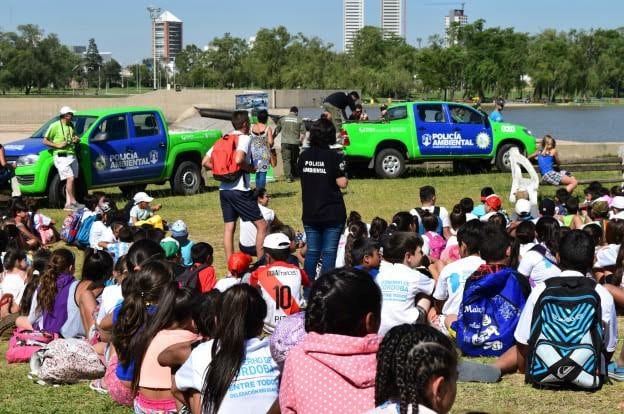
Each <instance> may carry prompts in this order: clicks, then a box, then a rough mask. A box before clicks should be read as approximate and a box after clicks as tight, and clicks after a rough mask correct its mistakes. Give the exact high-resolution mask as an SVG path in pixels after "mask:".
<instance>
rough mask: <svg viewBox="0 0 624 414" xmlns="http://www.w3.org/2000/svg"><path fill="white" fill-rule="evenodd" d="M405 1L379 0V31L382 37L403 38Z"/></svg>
mask: <svg viewBox="0 0 624 414" xmlns="http://www.w3.org/2000/svg"><path fill="white" fill-rule="evenodd" d="M405 16H406V13H405V0H381V30H382V31H383V33H384V36H386V37H387V36H390V35H394V36H399V37H403V38H404V37H405Z"/></svg>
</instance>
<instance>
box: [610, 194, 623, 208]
mask: <svg viewBox="0 0 624 414" xmlns="http://www.w3.org/2000/svg"><path fill="white" fill-rule="evenodd" d="M611 207H613V208H617V209H618V210H624V197H622V196H615V197H613V200H612V201H611Z"/></svg>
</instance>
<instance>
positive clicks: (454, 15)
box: [444, 8, 468, 47]
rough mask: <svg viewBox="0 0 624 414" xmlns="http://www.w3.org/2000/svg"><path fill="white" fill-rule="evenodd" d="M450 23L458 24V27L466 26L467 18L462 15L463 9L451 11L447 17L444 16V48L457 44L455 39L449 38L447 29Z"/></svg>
mask: <svg viewBox="0 0 624 414" xmlns="http://www.w3.org/2000/svg"><path fill="white" fill-rule="evenodd" d="M451 23H459V25H460V26H463V25H465V24H468V16H466V15H465V14H464V9H463V8H462V9H452V10H451V11H449V14H448V16H444V44H445V45H446V47H449V46H451V43H452V44H457V39H451V37H450V36H449V29H450V28H451Z"/></svg>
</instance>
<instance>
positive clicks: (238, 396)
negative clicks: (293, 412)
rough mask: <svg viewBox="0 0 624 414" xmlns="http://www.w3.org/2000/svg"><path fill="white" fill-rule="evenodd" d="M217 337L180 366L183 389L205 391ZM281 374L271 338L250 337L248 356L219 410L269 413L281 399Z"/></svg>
mask: <svg viewBox="0 0 624 414" xmlns="http://www.w3.org/2000/svg"><path fill="white" fill-rule="evenodd" d="M213 341H214V340H210V341H207V342H204V343H203V344H200V345H198V346H197V348H195V349H194V350H193V352H191V356H190V357H189V359H187V360H186V362H185V363H184V365H182V366H181V367H180V369H179V370H178V372H177V373H176V375H175V382H176V386H177V388H178V389H179V390H181V391H186V390H190V389H193V390H197V391H199V392H201V390H202V388H203V386H204V376H205V373H206V370H207V369H208V366H209V365H210V362H211V361H212V343H213ZM279 375H280V373H279V370H278V368H277V364H276V363H275V361H274V360H273V358H272V357H271V351H270V349H269V338H264V339H263V340H260V339H258V338H252V339H248V340H247V341H246V342H245V359H244V360H243V363H242V364H241V367H240V370H239V371H238V375H237V376H236V379H235V380H234V381H232V384H231V385H230V387H229V388H228V390H227V393H226V394H225V398H223V402H222V403H221V407H220V408H219V414H230V413H231V414H240V413H254V414H255V413H258V414H260V413H262V414H264V413H266V412H267V411H268V410H269V408H270V407H271V405H272V404H273V403H274V402H275V400H276V399H277V394H278V391H279Z"/></svg>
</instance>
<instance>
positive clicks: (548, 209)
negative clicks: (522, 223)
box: [538, 198, 556, 217]
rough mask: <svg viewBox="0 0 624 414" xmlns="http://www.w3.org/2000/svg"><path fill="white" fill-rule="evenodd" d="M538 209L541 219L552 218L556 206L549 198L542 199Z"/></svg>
mask: <svg viewBox="0 0 624 414" xmlns="http://www.w3.org/2000/svg"><path fill="white" fill-rule="evenodd" d="M538 208H539V213H540V215H541V216H542V217H553V216H554V215H555V208H556V205H555V202H554V201H553V200H552V199H551V198H542V199H541V200H540V202H539V206H538Z"/></svg>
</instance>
